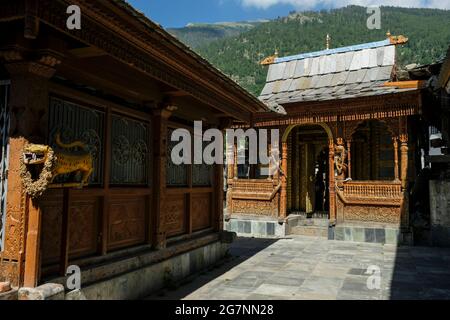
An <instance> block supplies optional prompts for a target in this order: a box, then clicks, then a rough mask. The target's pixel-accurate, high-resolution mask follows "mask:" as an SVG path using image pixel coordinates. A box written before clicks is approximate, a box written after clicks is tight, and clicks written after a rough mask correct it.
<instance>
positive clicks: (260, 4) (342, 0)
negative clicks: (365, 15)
mask: <svg viewBox="0 0 450 320" xmlns="http://www.w3.org/2000/svg"><path fill="white" fill-rule="evenodd" d="M239 1H240V2H241V4H242V5H243V6H246V7H256V8H258V9H268V8H270V7H272V6H274V5H277V4H290V5H292V6H294V7H295V8H297V9H312V8H315V7H317V6H320V7H325V8H339V7H343V6H347V5H350V4H354V5H360V6H374V5H376V6H378V5H387V6H398V7H416V8H439V9H450V0H239Z"/></svg>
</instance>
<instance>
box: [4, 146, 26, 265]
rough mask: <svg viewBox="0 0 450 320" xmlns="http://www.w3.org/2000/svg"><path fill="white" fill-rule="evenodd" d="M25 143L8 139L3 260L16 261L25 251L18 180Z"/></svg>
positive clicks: (21, 194) (20, 188)
mask: <svg viewBox="0 0 450 320" xmlns="http://www.w3.org/2000/svg"><path fill="white" fill-rule="evenodd" d="M24 144H25V141H24V139H23V138H11V139H10V150H11V151H10V158H9V171H8V176H9V178H8V196H7V199H6V219H5V227H4V228H5V239H4V248H3V258H5V259H9V260H18V259H19V256H20V252H24V250H25V221H26V219H25V214H24V213H25V194H24V192H23V187H22V181H21V180H20V169H19V166H20V165H19V164H20V161H19V157H20V156H21V155H22V150H23V146H24Z"/></svg>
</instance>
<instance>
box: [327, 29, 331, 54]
mask: <svg viewBox="0 0 450 320" xmlns="http://www.w3.org/2000/svg"><path fill="white" fill-rule="evenodd" d="M330 47H331V36H330V34H329V33H327V50H330Z"/></svg>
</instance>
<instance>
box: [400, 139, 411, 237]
mask: <svg viewBox="0 0 450 320" xmlns="http://www.w3.org/2000/svg"><path fill="white" fill-rule="evenodd" d="M400 142H401V147H400V151H401V177H400V178H401V181H402V190H403V201H402V207H401V223H402V227H403V228H407V227H408V225H409V194H408V162H409V160H408V151H409V148H408V134H407V133H404V134H401V135H400Z"/></svg>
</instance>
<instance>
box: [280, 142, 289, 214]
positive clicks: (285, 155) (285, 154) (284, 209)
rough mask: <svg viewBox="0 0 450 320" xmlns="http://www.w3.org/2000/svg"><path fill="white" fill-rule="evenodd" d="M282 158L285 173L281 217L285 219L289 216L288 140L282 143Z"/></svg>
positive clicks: (282, 181)
mask: <svg viewBox="0 0 450 320" xmlns="http://www.w3.org/2000/svg"><path fill="white" fill-rule="evenodd" d="M281 149H282V154H281V157H282V160H281V170H282V171H283V175H282V177H281V196H280V213H279V218H280V219H284V218H286V216H287V175H288V172H287V167H288V144H287V142H286V141H284V142H283V143H282V146H281Z"/></svg>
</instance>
